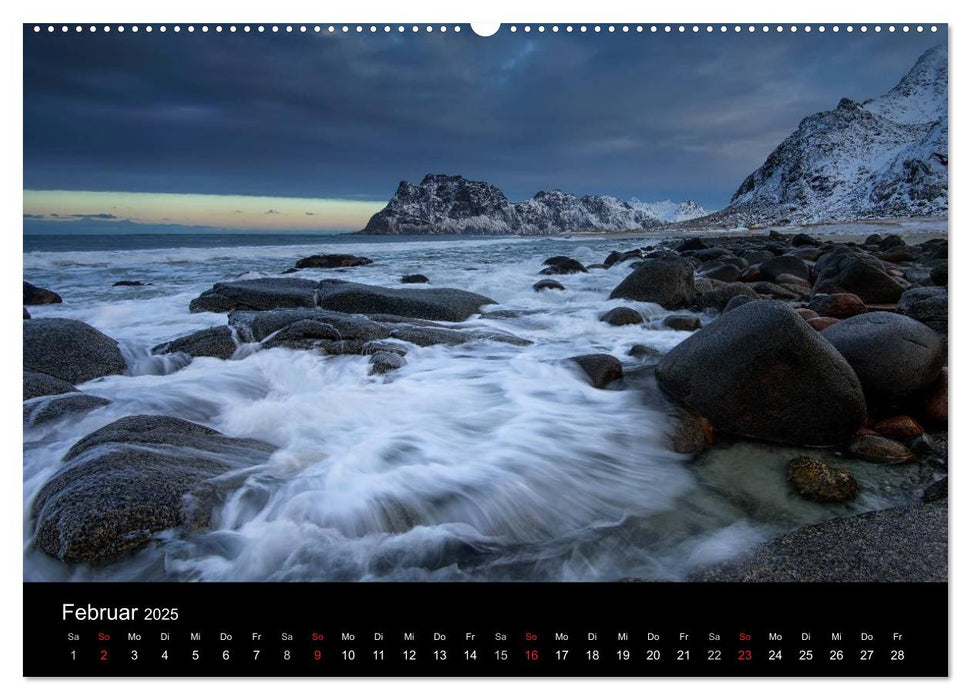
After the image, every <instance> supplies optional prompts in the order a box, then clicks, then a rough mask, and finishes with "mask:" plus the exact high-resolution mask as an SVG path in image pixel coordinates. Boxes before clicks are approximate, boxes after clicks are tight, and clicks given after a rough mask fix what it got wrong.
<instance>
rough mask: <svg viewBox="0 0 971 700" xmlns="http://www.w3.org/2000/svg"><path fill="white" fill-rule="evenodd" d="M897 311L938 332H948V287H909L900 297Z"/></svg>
mask: <svg viewBox="0 0 971 700" xmlns="http://www.w3.org/2000/svg"><path fill="white" fill-rule="evenodd" d="M897 311H899V312H900V313H902V314H905V315H907V316H910V317H911V318H912V319H914V320H915V321H920V322H921V323H923V324H924V325H927V326H930V327H931V328H933V329H934V330H935V331H937V332H938V333H947V287H917V288H916V289H908V290H907V291H906V292H904V293H903V295H902V296H901V297H900V302H899V303H898V304H897Z"/></svg>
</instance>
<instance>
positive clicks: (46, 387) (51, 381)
mask: <svg viewBox="0 0 971 700" xmlns="http://www.w3.org/2000/svg"><path fill="white" fill-rule="evenodd" d="M74 391H77V389H76V388H74V385H73V384H71V383H69V382H65V381H64V380H62V379H58V378H57V377H52V376H51V375H49V374H44V373H43V372H29V371H27V370H24V401H26V400H27V399H35V398H37V397H38V396H54V395H55V394H70V393H71V392H74Z"/></svg>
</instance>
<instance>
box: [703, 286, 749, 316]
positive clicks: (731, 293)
mask: <svg viewBox="0 0 971 700" xmlns="http://www.w3.org/2000/svg"><path fill="white" fill-rule="evenodd" d="M737 296H743V297H748V298H750V299H758V298H759V295H758V293H757V292H756V291H755V290H754V289H753V288H752V287H750V286H749V285H747V284H745V283H744V282H732V283H731V284H724V285H721V286H717V287H713V288H712V289H710V290H709V291H706V292H703V293H702V294H701V295H700V296H699V297H698V306H699V307H700V308H702V309H717V310H718V311H722V310H723V309H724V308H725V307H726V306H727V305H728V302H729V301H731V300H732V299H734V298H735V297H737Z"/></svg>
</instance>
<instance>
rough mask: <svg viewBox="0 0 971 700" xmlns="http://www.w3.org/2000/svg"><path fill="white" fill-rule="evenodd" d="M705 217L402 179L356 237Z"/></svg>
mask: <svg viewBox="0 0 971 700" xmlns="http://www.w3.org/2000/svg"><path fill="white" fill-rule="evenodd" d="M697 212H701V213H702V214H704V213H705V211H704V209H702V208H701V206H700V205H698V204H697V203H695V202H691V201H685V202H680V203H678V204H675V203H674V202H669V201H666V202H655V203H652V204H645V203H643V202H638V201H637V200H633V201H630V202H625V201H622V200H620V199H617V198H616V197H610V196H604V195H584V196H582V197H578V196H576V195H573V194H569V193H566V192H561V191H560V190H553V191H552V192H537V193H536V194H535V195H533V196H532V197H530V198H529V199H527V200H525V201H522V202H510V201H509V200H508V199H507V198H506V196H505V195H504V194H503V193H502V192H501V191H500V190H499V189H498V188H497V187H495V186H493V185H490V184H488V183H486V182H477V181H474V180H466V179H465V178H464V177H462V176H461V175H432V174H429V175H426V176H425V177H424V178H423V179H422V181H421V182H420V183H418V184H417V185H415V184H412V183H410V182H405V181H402V182H401V184H399V185H398V189H397V190H396V191H395V193H394V196H393V197H392V198H391V201H389V202H388V204H387V206H386V207H385V208H384V209H382V210H381V211H379V212H378V213H377V214H375V215H374V216H372V217H371V220H370V221H368V223H367V226H365V227H364V229H363V230H362V231H361V232H360V233H372V234H398V233H485V234H510V233H511V234H519V235H525V236H536V235H550V234H557V233H564V232H567V231H645V230H648V229H652V228H657V227H659V226H663V225H664V224H665V223H666V222H670V221H682V220H684V219H685V218H692V216H698V213H697Z"/></svg>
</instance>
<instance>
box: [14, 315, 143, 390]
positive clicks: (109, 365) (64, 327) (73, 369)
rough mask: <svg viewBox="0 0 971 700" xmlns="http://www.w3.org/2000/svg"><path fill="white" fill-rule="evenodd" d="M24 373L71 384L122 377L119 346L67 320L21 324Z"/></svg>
mask: <svg viewBox="0 0 971 700" xmlns="http://www.w3.org/2000/svg"><path fill="white" fill-rule="evenodd" d="M23 324H24V369H25V370H28V371H33V372H43V373H45V374H49V375H50V376H52V377H56V378H57V379H60V380H62V381H65V382H69V383H71V384H80V383H82V382H87V381H90V380H92V379H95V378H96V377H104V376H106V375H109V374H121V373H122V372H124V371H125V359H124V358H123V357H122V355H121V350H119V349H118V343H117V342H115V341H114V340H112V339H111V338H109V337H108V336H106V335H105V334H104V333H101V332H100V331H98V330H95V329H94V328H92V327H91V326H89V325H88V324H87V323H83V322H81V321H75V320H73V319H68V318H35V319H31V320H29V321H24V322H23Z"/></svg>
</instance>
